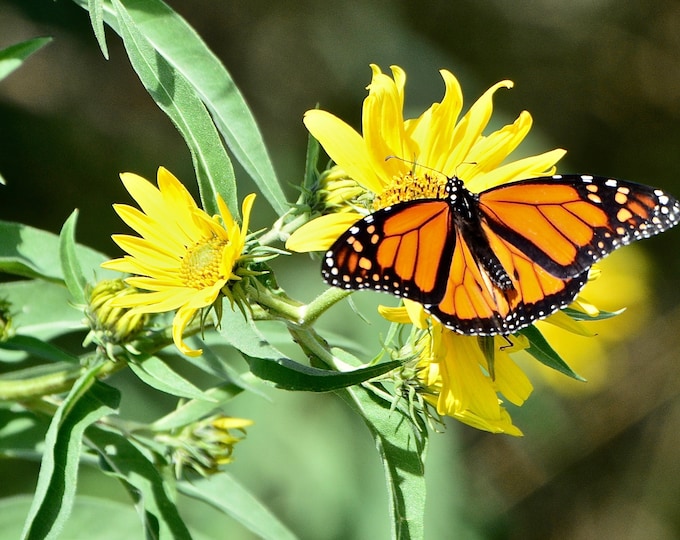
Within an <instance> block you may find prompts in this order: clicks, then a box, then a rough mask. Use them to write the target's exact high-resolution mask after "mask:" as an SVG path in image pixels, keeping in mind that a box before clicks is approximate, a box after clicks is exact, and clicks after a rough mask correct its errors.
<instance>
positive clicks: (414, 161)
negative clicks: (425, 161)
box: [385, 156, 446, 177]
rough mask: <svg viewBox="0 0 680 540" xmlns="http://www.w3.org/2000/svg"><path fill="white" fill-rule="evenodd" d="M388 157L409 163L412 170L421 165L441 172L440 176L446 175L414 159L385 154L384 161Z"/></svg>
mask: <svg viewBox="0 0 680 540" xmlns="http://www.w3.org/2000/svg"><path fill="white" fill-rule="evenodd" d="M389 159H398V160H399V161H403V162H404V163H408V164H409V165H411V166H412V167H413V169H414V170H415V168H416V167H422V168H423V169H429V170H431V171H434V172H436V173H438V174H441V175H442V176H444V177H446V175H445V174H444V173H443V172H442V171H440V170H439V169H435V168H434V167H428V166H427V165H422V164H421V163H418V162H417V161H416V160H415V159H406V158H403V157H399V156H387V157H386V158H385V161H387V160H389Z"/></svg>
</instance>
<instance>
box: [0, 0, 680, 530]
mask: <svg viewBox="0 0 680 540" xmlns="http://www.w3.org/2000/svg"><path fill="white" fill-rule="evenodd" d="M171 5H172V6H173V8H175V9H176V10H177V11H178V12H179V13H180V14H182V15H183V16H184V17H185V18H186V19H187V20H188V21H189V22H190V23H191V24H192V25H193V26H194V27H195V28H196V30H197V31H198V32H199V34H201V36H202V37H203V38H204V39H205V40H206V42H207V43H208V44H209V46H210V47H211V48H212V49H213V50H214V52H215V53H216V54H217V56H218V57H219V58H220V59H221V60H222V61H223V62H224V64H225V65H226V67H227V69H228V70H229V71H230V73H231V74H232V76H233V78H234V80H235V81H236V83H237V84H238V85H239V87H240V89H241V91H242V93H243V94H244V96H245V98H246V100H247V101H248V103H249V104H250V106H251V107H252V109H253V111H254V114H255V117H256V118H257V120H258V122H259V125H260V127H261V130H262V132H263V135H264V138H265V141H266V143H267V145H268V148H269V150H270V153H271V156H272V159H273V162H274V165H275V168H276V170H277V172H278V174H279V178H280V180H281V182H282V185H283V186H284V189H286V192H287V193H288V194H289V196H290V198H291V199H292V198H293V197H294V196H295V190H294V189H293V188H292V186H293V185H295V184H297V183H299V181H300V178H301V174H302V167H303V163H304V148H305V144H306V132H305V130H304V126H303V125H302V122H301V118H302V115H303V113H304V111H305V110H307V109H309V108H312V107H314V106H315V104H316V103H317V102H318V103H319V104H320V106H321V107H322V108H324V109H326V110H330V111H332V112H334V113H335V114H337V115H338V116H340V117H341V118H343V119H345V120H346V121H347V122H349V123H350V124H352V125H354V126H358V125H359V122H360V111H361V100H362V99H363V97H364V96H365V95H366V91H365V86H366V84H368V82H369V81H370V70H369V68H368V64H369V63H371V62H372V63H377V64H379V65H380V66H381V67H382V68H383V70H387V69H388V67H389V65H390V64H398V65H400V66H402V67H403V68H404V69H405V70H406V72H407V75H408V81H407V89H406V92H407V111H406V114H407V116H415V115H417V114H420V112H422V111H423V110H424V109H425V108H426V107H427V106H429V104H430V103H432V102H433V101H438V100H439V99H441V96H442V94H443V83H442V81H441V78H440V75H439V74H438V72H437V70H438V69H440V68H447V69H449V70H451V71H453V72H454V73H455V74H456V75H457V76H458V77H459V79H460V81H461V83H462V86H463V90H464V95H465V98H466V104H467V105H468V106H469V105H470V104H471V103H472V101H473V100H474V99H475V98H476V97H477V96H478V95H479V94H480V93H481V92H483V91H484V90H485V89H486V88H488V87H489V86H490V85H491V84H493V83H495V82H497V81H498V80H501V79H505V78H509V79H512V80H513V81H514V82H515V88H514V89H513V90H510V91H505V90H501V91H499V92H498V93H497V95H496V100H495V106H496V111H497V114H498V115H499V118H500V119H501V120H502V121H510V120H512V119H514V118H515V117H516V115H517V114H518V113H519V111H521V110H522V109H527V110H529V111H530V112H531V113H532V115H533V117H534V122H535V123H534V129H533V131H532V135H531V137H530V139H529V140H528V141H527V146H525V147H524V148H525V149H526V150H525V152H526V151H536V152H539V151H544V150H547V149H550V148H554V147H562V148H566V149H567V150H568V154H567V157H566V158H565V159H564V160H563V161H562V162H561V163H560V172H583V173H586V172H587V173H591V174H602V175H610V176H614V177H620V178H626V179H629V180H634V181H639V182H643V183H648V184H652V185H656V186H658V187H662V188H664V189H667V190H669V191H670V192H674V193H675V194H676V195H679V194H680V180H679V178H680V156H679V153H680V152H679V150H678V149H679V148H680V123H679V120H680V3H678V2H675V1H670V0H666V1H663V0H662V1H656V2H647V1H643V0H636V1H630V2H625V3H624V2H615V1H613V0H592V1H585V0H578V1H575V2H559V1H557V0H530V1H525V2H507V1H500V0H499V1H486V2H478V1H473V0H469V1H430V2H410V1H407V0H401V1H378V0H372V1H358V0H357V1H354V2H352V1H338V2H333V3H332V4H331V3H328V2H312V1H307V2H304V1H294V2H293V1H282V2H263V1H250V2H215V1H213V2H211V1H207V0H201V1H195V0H194V1H191V2H188V1H184V2H179V1H178V2H171ZM45 35H49V36H53V37H54V42H53V43H52V44H50V45H49V46H48V47H46V48H45V49H44V50H42V51H40V52H39V53H37V54H36V55H35V56H34V57H32V58H31V59H29V60H28V61H27V62H26V64H25V65H24V66H23V67H22V68H21V69H20V70H18V71H17V72H15V73H14V74H13V75H11V76H10V77H9V78H7V79H5V80H4V81H2V82H0V173H1V174H2V175H3V176H4V178H5V179H6V181H7V185H6V186H4V187H1V188H0V219H4V220H10V221H20V222H23V223H27V224H30V225H33V226H36V227H40V228H44V229H48V230H51V231H54V232H58V231H59V229H60V227H61V225H62V223H63V221H64V220H65V219H66V218H67V217H68V215H69V214H70V213H71V211H72V210H73V208H74V207H78V208H79V209H80V212H81V213H80V219H79V228H78V238H79V240H80V241H82V242H84V243H87V244H89V245H91V246H93V247H96V248H98V249H100V250H103V251H105V252H107V253H110V254H112V255H113V254H116V253H117V252H116V250H115V249H114V246H113V244H112V242H111V241H110V239H109V236H110V234H111V233H112V232H118V231H121V230H124V229H123V225H122V224H121V223H120V222H119V220H118V218H117V217H116V216H115V214H114V213H113V211H112V210H111V204H112V203H113V202H118V201H123V202H127V201H128V200H129V197H128V195H127V194H126V193H125V191H124V189H123V188H122V186H121V185H120V183H119V182H118V180H117V175H118V173H119V172H121V171H134V172H138V173H140V174H142V175H144V176H146V177H147V178H153V177H154V176H155V170H156V168H157V167H158V166H159V165H164V166H166V167H167V168H169V169H170V170H171V171H173V172H174V173H175V174H177V175H178V176H179V177H180V178H182V179H184V181H185V182H186V183H187V184H189V185H191V184H192V182H193V173H192V169H191V160H190V156H189V152H188V151H187V150H186V148H185V146H184V144H183V141H182V140H181V138H180V136H179V135H178V134H177V132H176V131H175V130H174V128H173V126H172V125H171V123H170V122H169V121H168V120H167V119H166V117H165V116H164V115H163V114H162V113H161V112H160V110H158V109H157V108H156V107H155V105H154V104H153V102H152V100H151V98H150V97H149V96H148V95H147V94H146V92H145V91H144V90H143V88H142V87H141V85H140V84H139V82H138V80H137V79H136V77H135V75H134V73H133V71H132V69H131V68H130V66H129V63H128V61H127V57H126V55H125V52H124V50H123V48H122V46H121V43H120V41H119V39H118V38H117V36H115V35H114V34H113V33H112V32H109V33H107V35H108V38H109V47H110V60H109V61H106V60H104V58H103V57H102V56H101V53H100V52H99V50H98V47H97V45H96V42H95V39H94V37H93V35H92V31H91V28H90V26H89V20H88V18H87V15H86V13H85V12H84V11H83V10H81V9H80V8H78V7H77V6H75V5H74V4H72V3H69V2H66V1H64V0H59V1H57V2H51V1H47V0H46V1H36V0H22V1H19V0H17V1H7V0H4V1H0V47H6V46H8V45H11V44H13V43H16V42H19V41H23V40H26V39H29V38H32V37H37V36H45ZM240 179H241V181H242V186H243V189H242V190H241V192H240V197H243V195H244V194H245V193H246V192H247V191H246V190H248V191H249V190H252V189H253V188H252V183H251V182H250V181H249V180H248V179H247V178H245V177H244V175H243V174H242V173H240ZM256 209H257V210H256V211H257V216H256V218H255V227H259V226H266V225H267V223H270V222H271V220H272V217H273V214H272V213H271V212H270V210H269V209H268V208H267V206H266V204H265V203H264V201H263V199H260V200H259V201H258V203H257V205H256ZM0 241H1V240H0ZM679 247H680V233H679V232H678V231H672V232H670V233H667V234H665V235H663V237H661V238H655V239H652V240H650V241H646V242H644V243H643V245H642V246H641V253H642V252H644V255H643V256H647V257H649V259H648V260H649V272H648V273H647V274H645V276H644V279H645V280H646V281H645V284H646V286H647V287H649V291H650V293H649V296H648V297H647V307H648V308H649V313H650V315H649V317H648V318H647V319H645V324H644V326H643V327H641V328H638V329H637V330H636V332H635V333H634V334H633V333H630V332H621V335H620V336H619V337H620V341H619V342H618V343H616V344H615V345H608V346H607V350H606V351H604V352H600V353H598V354H593V355H592V356H591V357H590V358H588V362H590V363H591V364H594V365H595V364H597V363H598V362H601V361H604V359H602V358H600V355H606V357H607V362H606V366H607V371H606V374H605V376H604V377H603V380H602V382H601V384H600V385H598V387H597V388H596V389H591V390H586V391H583V390H573V385H576V384H577V383H574V382H572V381H567V380H566V379H564V378H563V379H561V380H558V382H557V384H556V387H553V386H550V385H542V384H541V383H540V380H538V381H535V382H536V384H537V389H536V391H535V393H534V395H533V396H532V397H531V398H530V400H529V402H528V403H527V404H526V405H525V406H524V407H523V408H522V409H517V408H514V407H511V412H512V414H513V417H514V418H516V421H517V423H518V424H519V425H520V426H521V427H522V429H523V430H524V431H525V435H526V436H525V437H524V438H523V439H514V438H509V437H505V436H498V435H497V436H492V435H489V434H486V433H481V432H477V431H474V430H472V429H470V428H467V427H465V426H462V425H459V424H457V423H455V422H450V423H449V425H448V429H447V430H446V431H445V432H444V433H442V434H433V435H432V438H431V459H430V460H429V461H428V482H429V493H428V497H429V499H428V521H427V526H428V532H429V534H428V537H431V538H437V537H444V536H447V537H451V536H452V535H453V534H455V533H457V534H459V537H461V538H584V539H587V538H596V537H597V538H614V537H615V538H676V537H679V536H680V465H679V464H678V458H679V457H680V450H678V448H679V443H680V440H679V436H678V430H679V428H680V400H679V399H678V392H680V366H679V365H678V362H677V356H678V354H677V352H676V351H677V347H678V341H679V340H678V337H677V336H676V332H677V328H678V321H679V318H678V310H677V309H676V306H677V303H678V298H679V296H680V289H679V286H680V279H679V277H678V275H679V272H680V256H679V255H678V248H679ZM315 265H316V263H310V261H309V259H308V258H306V257H305V256H297V257H293V258H291V259H289V260H288V261H282V262H280V263H279V264H278V266H277V272H278V273H279V278H280V280H281V281H282V283H283V284H284V286H285V287H286V288H287V289H288V290H289V291H290V292H291V293H292V294H293V295H297V296H299V297H300V298H301V299H303V300H309V299H311V298H312V297H313V294H314V293H315V292H318V291H319V290H321V283H320V279H319V278H318V277H317V269H316V267H315ZM617 271H618V272H621V273H623V274H626V273H627V272H628V273H629V275H630V277H631V278H632V279H633V280H635V279H643V277H639V278H638V277H636V276H637V274H635V273H634V269H629V268H628V267H627V266H626V265H625V264H622V265H620V267H619V268H618V270H617ZM301 276H304V277H305V278H304V279H300V277H301ZM310 283H312V284H313V285H309V284H310ZM617 292H618V293H622V292H623V293H624V295H623V298H624V299H625V290H624V291H617ZM355 296H356V297H358V296H359V295H355ZM364 296H367V297H373V296H375V295H373V294H372V293H366V294H365V295H364ZM617 298H619V297H617ZM358 302H359V303H360V304H361V302H366V303H367V304H366V305H368V304H370V302H373V300H372V299H371V300H362V299H360V300H358ZM624 304H625V301H624ZM650 306H651V307H650ZM347 313H351V312H349V311H348V312H347ZM625 316H634V315H624V317H625ZM345 318H347V317H345ZM350 321H351V322H350V323H346V324H347V331H348V332H352V331H353V330H352V325H356V324H360V323H357V322H356V321H358V319H352V318H351V317H350ZM361 331H362V332H366V335H368V336H372V339H373V340H374V341H373V343H372V344H371V347H372V349H371V350H373V351H375V350H376V349H377V339H376V338H375V329H373V330H370V329H369V330H361ZM595 339H597V338H595ZM539 379H540V377H539ZM561 381H563V382H561ZM565 388H568V389H569V391H567V392H566V393H565V392H564V389H565ZM272 400H273V401H272V402H271V403H269V402H264V403H263V402H262V400H258V399H253V400H252V403H251V402H248V401H246V400H237V401H239V402H241V401H243V402H244V404H239V405H237V406H238V407H240V409H238V411H237V412H238V414H241V415H243V416H247V417H251V418H254V419H255V420H256V427H255V428H253V429H252V430H251V435H250V437H249V439H248V440H247V441H246V442H244V443H242V445H241V446H240V447H238V448H237V461H236V463H235V464H234V465H233V471H234V474H236V475H237V476H239V478H240V479H241V481H243V482H244V483H245V484H246V485H248V486H249V487H250V488H251V489H253V491H255V492H256V493H258V494H259V495H260V496H261V497H262V498H263V500H265V502H266V503H267V504H268V505H270V506H271V507H272V508H273V509H274V511H275V512H277V514H278V515H279V516H280V517H281V519H282V520H283V521H284V522H286V523H287V524H288V525H289V526H290V527H291V528H293V529H294V530H296V531H298V532H299V533H300V534H301V535H302V536H303V537H310V538H312V537H313V538H329V539H331V538H340V537H366V536H365V535H367V534H369V532H370V533H376V534H378V535H379V536H383V535H385V534H386V531H387V520H386V517H385V516H386V511H385V509H386V495H385V493H384V487H383V486H382V485H381V471H380V464H379V463H378V460H377V459H376V457H375V454H374V452H373V450H372V448H371V441H370V438H369V437H368V433H367V432H366V431H365V429H364V428H363V426H361V424H360V423H359V422H358V421H357V420H356V419H355V418H352V417H351V416H349V415H348V414H347V411H346V410H345V409H344V406H343V405H342V404H340V403H339V402H338V401H337V400H335V399H334V398H333V397H332V396H318V395H313V396H310V395H294V396H293V395H289V394H284V393H282V392H278V393H273V394H272ZM310 411H313V412H310ZM11 466H12V467H14V472H15V473H16V471H17V470H20V471H24V470H25V475H24V476H22V477H21V480H17V482H16V483H13V484H12V487H9V486H8V488H7V492H8V493H15V492H20V491H22V490H23V491H25V492H30V491H31V489H32V485H33V482H34V481H35V474H36V469H35V468H34V467H33V466H32V465H30V464H25V463H16V462H13V463H12V464H11ZM0 467H2V465H0ZM348 471H349V474H348ZM355 471H358V472H357V474H358V475H360V476H358V477H357V476H355V475H354V472H355ZM88 482H89V483H88ZM95 484H96V480H88V477H86V478H85V480H84V481H83V486H84V488H83V489H85V490H87V489H93V488H92V486H93V485H95ZM88 486H90V488H88ZM111 489H113V490H114V491H115V488H111ZM96 491H97V490H96V489H93V492H96ZM114 496H115V495H114ZM229 526H233V527H236V526H235V525H229ZM236 528H237V529H238V527H236ZM234 534H239V533H238V530H237V531H236V532H234ZM244 537H247V535H246V536H244Z"/></svg>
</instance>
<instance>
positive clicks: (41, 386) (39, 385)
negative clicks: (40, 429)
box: [0, 360, 127, 401]
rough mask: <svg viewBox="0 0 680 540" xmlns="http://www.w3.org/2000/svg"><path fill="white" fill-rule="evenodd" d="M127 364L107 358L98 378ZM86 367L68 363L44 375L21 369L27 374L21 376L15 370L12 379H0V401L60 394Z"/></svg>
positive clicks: (68, 387) (71, 384) (70, 385)
mask: <svg viewBox="0 0 680 540" xmlns="http://www.w3.org/2000/svg"><path fill="white" fill-rule="evenodd" d="M126 365H127V362H125V361H124V360H119V361H117V362H113V361H111V360H107V361H106V362H104V363H103V364H102V366H101V368H100V369H99V371H98V372H97V376H98V377H99V378H104V377H108V376H109V375H111V374H112V373H115V372H116V371H120V370H121V369H123V368H124V367H125V366H126ZM86 370H87V368H86V367H83V366H81V365H79V364H73V365H68V366H66V367H64V368H63V369H59V370H56V371H54V372H53V373H47V374H44V375H38V376H30V372H31V369H30V368H29V369H27V370H23V372H24V373H25V374H26V375H27V376H26V377H22V376H21V373H22V372H21V371H19V372H15V373H14V374H13V376H14V377H15V378H13V379H2V380H0V401H26V400H32V399H35V398H39V397H42V396H48V395H50V394H60V393H62V392H66V391H68V390H69V389H70V388H71V387H72V386H73V383H74V382H75V381H76V380H78V379H79V378H80V376H81V375H82V374H83V372H84V371H86Z"/></svg>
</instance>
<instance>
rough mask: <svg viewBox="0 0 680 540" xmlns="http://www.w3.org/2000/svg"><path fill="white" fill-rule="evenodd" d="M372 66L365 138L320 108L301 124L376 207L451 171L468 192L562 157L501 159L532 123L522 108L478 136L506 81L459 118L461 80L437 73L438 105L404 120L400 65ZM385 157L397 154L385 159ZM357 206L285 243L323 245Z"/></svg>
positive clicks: (549, 170) (530, 173) (534, 172)
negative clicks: (503, 123) (442, 89)
mask: <svg viewBox="0 0 680 540" xmlns="http://www.w3.org/2000/svg"><path fill="white" fill-rule="evenodd" d="M371 69H372V70H373V79H372V81H371V84H370V85H369V87H368V89H369V95H368V97H366V99H365V100H364V105H363V114H362V131H363V136H362V135H360V134H359V133H357V132H356V131H355V130H354V129H353V128H352V127H350V126H349V125H347V124H346V123H345V122H343V121H342V120H340V119H339V118H337V117H336V116H334V115H332V114H331V113H329V112H326V111H322V110H318V109H314V110H311V111H307V113H306V114H305V118H304V122H305V126H307V129H308V130H309V132H310V133H311V134H312V135H313V136H314V137H315V138H316V139H317V140H318V141H319V142H320V143H321V145H322V146H323V147H324V149H325V150H326V152H327V153H328V155H329V156H330V157H331V159H333V161H334V162H335V163H336V164H337V165H338V167H339V168H340V169H341V170H342V171H343V172H344V174H336V175H335V177H337V178H338V180H339V181H342V182H346V179H347V178H348V177H349V178H351V179H352V180H354V181H356V183H357V184H358V185H359V186H360V187H362V188H363V190H364V192H365V193H369V194H372V195H373V196H374V197H375V200H374V204H373V209H376V208H379V207H383V206H388V205H389V204H393V203H394V202H398V201H399V200H402V201H403V200H408V199H409V198H422V197H423V195H422V191H423V189H428V187H429V186H431V185H432V184H435V189H436V184H439V185H443V183H444V182H445V176H453V175H456V176H458V177H460V178H462V179H463V180H464V181H465V184H466V186H467V188H468V189H470V190H471V191H474V192H479V191H482V190H484V189H488V188H491V187H493V186H497V185H499V184H503V183H506V182H511V181H513V180H520V179H523V178H530V177H534V176H543V175H550V174H553V173H554V172H555V163H557V161H558V160H559V159H560V158H562V156H564V154H565V151H564V150H561V149H556V150H552V151H549V152H546V153H543V154H540V155H537V156H531V157H527V158H524V159H519V160H516V161H510V162H508V163H504V161H505V160H506V158H507V157H508V156H509V155H510V153H511V152H512V151H513V150H514V149H515V148H516V147H517V146H518V145H519V144H520V143H521V142H522V140H523V139H524V138H525V137H526V135H527V134H528V133H529V130H530V129H531V124H532V119H531V115H530V114H529V113H528V112H526V111H523V112H522V113H520V115H519V116H518V117H517V119H516V120H515V121H514V122H513V123H512V124H509V125H507V126H504V127H502V128H500V129H498V130H497V131H494V132H493V133H491V134H489V135H484V134H483V132H484V130H485V129H486V128H487V125H488V123H489V120H490V119H491V114H492V112H493V103H492V98H493V95H494V93H495V92H496V90H498V89H499V88H512V86H513V83H512V82H511V81H501V82H499V83H497V84H495V85H494V86H492V87H491V88H489V89H488V90H487V91H486V92H485V93H484V94H483V95H482V96H481V97H480V98H479V99H478V100H477V101H476V102H475V103H474V104H473V105H472V107H470V109H469V110H468V111H467V113H465V114H464V115H463V116H462V117H461V116H460V113H461V111H462V107H463V96H462V92H461V88H460V84H459V83H458V81H457V80H456V78H455V77H454V76H453V74H451V73H450V72H449V71H446V70H441V72H440V73H441V75H442V78H443V79H444V84H445V87H446V92H445V94H444V99H443V100H442V101H441V103H434V104H433V105H432V106H431V107H430V108H429V109H427V110H426V111H425V112H424V113H423V114H421V115H420V116H419V117H418V118H413V119H404V116H403V106H404V86H405V83H406V74H405V73H404V71H403V70H402V69H401V68H399V67H397V66H393V67H392V75H393V78H391V77H389V76H388V75H386V74H384V73H382V72H381V71H380V69H379V68H378V67H377V66H375V65H372V66H371ZM390 156H394V157H395V158H397V159H386V158H388V157H390ZM433 170H434V171H439V173H441V174H439V175H437V174H436V173H433ZM442 175H444V176H442ZM357 198H358V197H357ZM360 210H362V209H361V208H360V207H355V211H354V212H338V213H333V214H328V215H326V216H322V217H321V218H317V219H315V220H312V221H310V222H308V223H307V224H305V225H303V226H302V227H301V228H300V229H298V230H297V231H295V232H294V233H293V234H292V235H291V237H290V238H289V239H288V241H287V242H286V248H287V249H289V250H291V251H299V252H304V251H318V250H325V249H328V248H329V247H330V246H331V244H332V243H333V241H334V240H335V239H336V238H337V237H338V236H340V234H342V233H343V232H344V231H345V230H347V228H348V226H349V225H351V224H352V221H357V220H359V219H360V218H361V217H363V214H362V213H360ZM367 211H368V209H365V211H364V213H366V212H367ZM318 220H321V221H318Z"/></svg>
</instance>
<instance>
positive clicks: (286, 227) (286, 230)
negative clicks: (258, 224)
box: [258, 209, 311, 246]
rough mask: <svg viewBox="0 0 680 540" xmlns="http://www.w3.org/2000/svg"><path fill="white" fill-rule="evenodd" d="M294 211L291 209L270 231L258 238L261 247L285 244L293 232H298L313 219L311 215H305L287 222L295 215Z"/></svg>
mask: <svg viewBox="0 0 680 540" xmlns="http://www.w3.org/2000/svg"><path fill="white" fill-rule="evenodd" d="M293 210H294V209H291V210H289V211H288V212H286V213H285V214H283V215H282V216H281V217H280V218H279V219H277V220H276V222H275V223H274V225H272V228H271V229H269V231H267V232H266V233H264V234H263V235H262V236H260V237H259V238H258V242H259V243H260V245H263V246H269V245H271V244H273V243H274V242H285V241H286V240H288V237H289V236H290V235H291V233H292V232H293V231H296V230H297V229H299V228H300V227H301V226H302V225H304V224H305V223H307V222H308V221H309V220H310V219H311V216H310V214H308V213H305V214H300V215H298V216H296V217H294V218H293V219H291V220H290V221H288V222H286V220H287V219H289V218H290V216H292V215H293Z"/></svg>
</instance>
